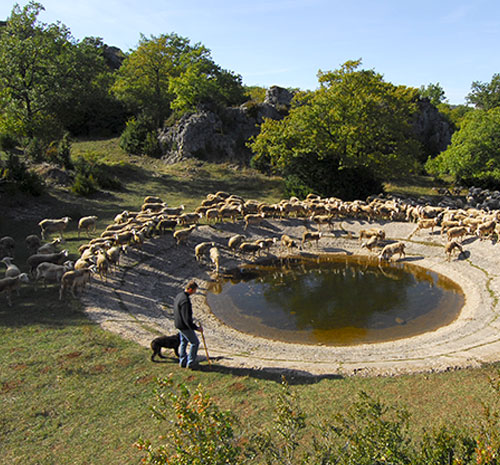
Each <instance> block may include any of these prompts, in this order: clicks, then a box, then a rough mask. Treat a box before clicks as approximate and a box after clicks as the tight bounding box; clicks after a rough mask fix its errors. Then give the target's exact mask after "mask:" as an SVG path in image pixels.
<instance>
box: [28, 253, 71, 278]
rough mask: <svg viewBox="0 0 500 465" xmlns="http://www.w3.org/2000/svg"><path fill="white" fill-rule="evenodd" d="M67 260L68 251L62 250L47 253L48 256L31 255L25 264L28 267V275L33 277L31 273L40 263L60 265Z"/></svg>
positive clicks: (43, 254)
mask: <svg viewBox="0 0 500 465" xmlns="http://www.w3.org/2000/svg"><path fill="white" fill-rule="evenodd" d="M67 259H68V250H67V249H64V250H61V251H60V252H57V253H49V254H45V253H40V254H35V255H31V256H29V257H28V260H27V263H28V265H29V267H30V274H31V275H33V273H34V272H35V270H36V267H37V266H38V265H39V264H40V263H42V262H49V263H55V264H57V265H61V264H62V263H63V262H65V261H66V260H67Z"/></svg>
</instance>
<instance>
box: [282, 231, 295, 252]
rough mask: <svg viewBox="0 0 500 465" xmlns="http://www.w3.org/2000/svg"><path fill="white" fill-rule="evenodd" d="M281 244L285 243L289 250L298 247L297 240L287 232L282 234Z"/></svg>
mask: <svg viewBox="0 0 500 465" xmlns="http://www.w3.org/2000/svg"><path fill="white" fill-rule="evenodd" d="M280 240H281V245H283V246H284V247H286V248H287V249H288V250H289V251H290V249H293V248H294V247H297V244H296V243H295V241H294V240H293V239H292V238H291V237H290V236H288V235H287V234H283V235H282V236H281V239H280Z"/></svg>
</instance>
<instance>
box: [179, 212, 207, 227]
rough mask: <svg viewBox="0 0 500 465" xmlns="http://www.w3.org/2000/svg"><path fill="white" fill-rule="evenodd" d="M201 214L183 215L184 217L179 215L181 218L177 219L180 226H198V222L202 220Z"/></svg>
mask: <svg viewBox="0 0 500 465" xmlns="http://www.w3.org/2000/svg"><path fill="white" fill-rule="evenodd" d="M201 217H202V215H201V213H183V214H182V215H179V218H178V219H177V223H179V225H182V226H185V225H188V224H196V223H198V221H200V220H201Z"/></svg>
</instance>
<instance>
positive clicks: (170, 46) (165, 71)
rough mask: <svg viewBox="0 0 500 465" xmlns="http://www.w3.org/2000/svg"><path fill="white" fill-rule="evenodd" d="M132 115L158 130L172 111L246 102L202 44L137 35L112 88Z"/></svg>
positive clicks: (236, 83)
mask: <svg viewBox="0 0 500 465" xmlns="http://www.w3.org/2000/svg"><path fill="white" fill-rule="evenodd" d="M113 92H114V93H115V95H116V96H117V97H118V98H120V99H121V100H122V101H123V102H125V103H126V104H127V105H128V106H129V108H130V109H131V111H132V112H133V113H135V114H136V115H138V114H139V113H144V114H145V115H146V116H147V117H149V118H151V119H152V120H153V122H154V126H155V127H160V126H161V125H162V124H163V122H164V120H165V119H166V118H167V117H168V116H169V115H170V114H171V112H172V111H174V110H175V111H178V112H180V113H182V112H185V111H189V110H194V109H196V107H197V106H198V105H200V104H205V103H214V104H222V105H232V104H235V103H236V104H239V103H241V102H242V101H244V99H245V97H244V89H243V86H242V84H241V77H240V76H238V75H235V74H234V73H232V72H230V71H226V70H223V69H221V68H220V67H219V66H218V65H216V64H215V63H214V62H213V60H212V58H211V56H210V51H209V50H208V49H207V48H206V47H204V46H203V45H201V44H199V43H197V44H194V45H191V44H190V41H189V39H187V38H184V37H181V36H179V35H177V34H175V33H172V34H162V35H160V36H158V37H154V36H151V37H150V38H147V37H145V36H144V35H142V36H141V39H140V41H139V45H138V47H137V48H136V49H135V50H134V51H132V52H131V53H130V55H129V56H128V57H127V58H126V60H125V61H124V62H123V64H122V66H121V68H120V70H119V71H118V75H117V78H116V81H115V84H114V86H113Z"/></svg>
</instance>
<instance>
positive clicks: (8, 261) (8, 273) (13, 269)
mask: <svg viewBox="0 0 500 465" xmlns="http://www.w3.org/2000/svg"><path fill="white" fill-rule="evenodd" d="M0 261H1V262H2V263H3V264H4V265H5V266H6V268H7V269H6V270H5V277H6V278H7V277H10V278H15V277H16V276H19V275H20V274H21V270H20V269H19V267H17V266H16V265H15V264H14V263H12V257H4V258H2V260H0Z"/></svg>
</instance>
